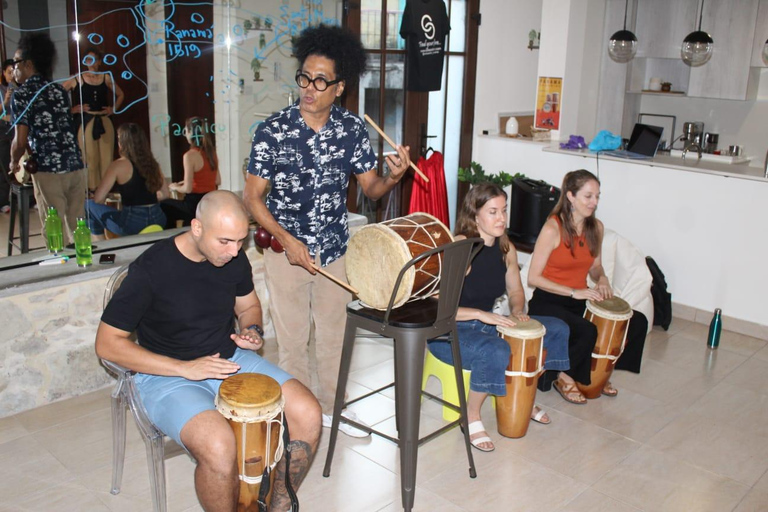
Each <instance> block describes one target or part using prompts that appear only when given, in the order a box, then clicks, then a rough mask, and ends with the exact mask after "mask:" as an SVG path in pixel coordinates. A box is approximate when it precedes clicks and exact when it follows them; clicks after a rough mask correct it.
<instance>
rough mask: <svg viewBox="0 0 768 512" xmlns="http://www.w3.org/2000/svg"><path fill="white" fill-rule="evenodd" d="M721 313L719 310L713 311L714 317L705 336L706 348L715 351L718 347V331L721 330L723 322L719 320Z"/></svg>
mask: <svg viewBox="0 0 768 512" xmlns="http://www.w3.org/2000/svg"><path fill="white" fill-rule="evenodd" d="M721 313H722V311H721V310H720V308H717V309H715V316H713V317H712V321H711V322H710V323H709V336H707V346H708V347H709V348H710V349H712V350H715V349H717V347H718V346H719V345H720V331H722V330H723V322H722V320H721V319H720V316H721Z"/></svg>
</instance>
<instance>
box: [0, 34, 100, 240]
mask: <svg viewBox="0 0 768 512" xmlns="http://www.w3.org/2000/svg"><path fill="white" fill-rule="evenodd" d="M55 60H56V46H55V45H54V44H53V41H51V38H50V36H49V35H48V33H47V32H32V33H27V34H25V35H24V36H22V38H21V40H20V41H19V47H18V49H17V50H16V53H15V54H14V56H13V65H14V67H13V77H14V79H15V80H16V82H17V83H18V84H19V88H18V89H16V91H15V92H14V93H13V97H12V98H11V114H12V118H11V122H12V123H13V125H14V126H15V128H16V132H15V135H14V137H13V142H12V143H11V166H10V167H11V172H16V171H17V170H18V168H19V160H20V159H21V157H22V156H23V155H24V152H25V151H26V150H27V148H29V151H30V153H31V156H32V158H33V159H34V160H35V161H36V162H37V173H36V174H34V175H33V176H32V183H33V184H34V186H35V199H36V200H37V210H38V213H39V214H40V223H41V224H42V225H43V230H45V215H46V211H47V210H48V207H49V206H53V207H54V208H56V210H57V211H58V213H59V216H60V217H61V219H62V220H63V221H64V222H63V225H62V227H63V228H64V238H65V240H67V242H68V243H71V242H73V241H74V239H73V238H72V233H73V232H74V230H75V228H76V227H77V218H78V217H84V216H85V189H86V174H85V165H83V160H82V158H81V156H80V147H79V146H78V145H77V139H76V135H75V133H76V131H75V124H74V120H73V119H72V114H71V113H70V105H69V96H68V94H67V93H66V92H65V91H64V88H63V87H62V86H61V85H59V84H58V83H55V82H53V81H52V80H53V78H52V74H53V64H54V62H55ZM43 237H45V233H43Z"/></svg>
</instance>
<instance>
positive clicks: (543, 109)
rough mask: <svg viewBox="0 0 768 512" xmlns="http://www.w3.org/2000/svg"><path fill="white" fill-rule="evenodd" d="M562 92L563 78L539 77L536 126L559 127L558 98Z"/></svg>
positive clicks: (555, 128) (556, 128)
mask: <svg viewBox="0 0 768 512" xmlns="http://www.w3.org/2000/svg"><path fill="white" fill-rule="evenodd" d="M562 94H563V79H562V78H558V77H546V76H540V77H539V88H538V93H537V94H536V122H535V123H534V124H535V126H536V128H546V129H548V130H559V129H560V98H561V97H562Z"/></svg>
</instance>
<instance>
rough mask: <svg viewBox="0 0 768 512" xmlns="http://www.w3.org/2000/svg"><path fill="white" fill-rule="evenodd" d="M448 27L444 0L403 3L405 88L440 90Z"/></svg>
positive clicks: (417, 0) (401, 30)
mask: <svg viewBox="0 0 768 512" xmlns="http://www.w3.org/2000/svg"><path fill="white" fill-rule="evenodd" d="M450 30H451V26H450V23H449V21H448V13H447V12H446V10H445V3H444V2H443V0H408V2H406V4H405V10H404V11H403V22H402V24H401V25H400V36H401V37H402V38H403V39H405V49H406V61H405V69H406V79H405V88H406V89H407V90H409V91H439V90H440V85H441V83H442V78H443V56H444V55H445V38H446V36H447V35H448V32H449V31H450Z"/></svg>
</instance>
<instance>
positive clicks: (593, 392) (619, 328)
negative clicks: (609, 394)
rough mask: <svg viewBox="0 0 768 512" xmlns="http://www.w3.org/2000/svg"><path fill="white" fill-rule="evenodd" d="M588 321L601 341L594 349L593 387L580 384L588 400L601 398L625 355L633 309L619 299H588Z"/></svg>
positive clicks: (598, 341) (585, 314) (586, 313)
mask: <svg viewBox="0 0 768 512" xmlns="http://www.w3.org/2000/svg"><path fill="white" fill-rule="evenodd" d="M584 318H586V319H587V320H589V321H590V322H592V323H593V324H595V327H597V342H596V343H595V348H594V349H592V371H591V373H590V382H591V384H590V385H589V386H585V385H584V384H580V383H578V382H577V383H576V384H577V386H578V387H579V390H580V391H581V392H582V393H583V394H584V396H585V397H587V398H598V397H599V396H600V394H601V393H602V392H603V388H604V387H605V384H606V382H608V379H610V378H611V374H612V373H613V367H614V366H615V365H616V360H617V359H618V358H619V356H621V353H622V352H624V344H625V343H626V342H627V328H628V327H629V319H630V318H632V308H631V307H630V305H629V304H627V301H625V300H624V299H621V298H619V297H611V298H610V299H605V300H603V301H600V302H593V301H591V300H588V301H587V309H586V310H585V311H584Z"/></svg>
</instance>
